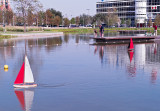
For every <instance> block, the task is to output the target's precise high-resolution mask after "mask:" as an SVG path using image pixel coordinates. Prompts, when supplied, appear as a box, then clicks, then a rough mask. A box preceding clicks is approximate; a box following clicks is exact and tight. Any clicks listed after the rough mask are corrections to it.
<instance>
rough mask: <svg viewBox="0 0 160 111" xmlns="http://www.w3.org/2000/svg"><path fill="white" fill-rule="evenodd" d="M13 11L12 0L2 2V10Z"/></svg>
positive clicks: (0, 7)
mask: <svg viewBox="0 0 160 111" xmlns="http://www.w3.org/2000/svg"><path fill="white" fill-rule="evenodd" d="M4 9H6V10H11V6H10V0H1V6H0V10H4Z"/></svg>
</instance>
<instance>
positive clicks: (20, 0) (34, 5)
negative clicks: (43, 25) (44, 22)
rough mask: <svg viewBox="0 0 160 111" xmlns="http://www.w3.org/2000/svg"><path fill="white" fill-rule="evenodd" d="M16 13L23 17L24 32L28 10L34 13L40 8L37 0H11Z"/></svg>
mask: <svg viewBox="0 0 160 111" xmlns="http://www.w3.org/2000/svg"><path fill="white" fill-rule="evenodd" d="M13 2H14V4H15V5H14V6H15V8H16V10H17V12H18V13H20V15H21V16H22V17H23V24H24V32H26V22H27V16H28V12H32V13H35V12H37V10H40V9H41V8H42V5H41V4H40V2H39V1H38V0H13Z"/></svg>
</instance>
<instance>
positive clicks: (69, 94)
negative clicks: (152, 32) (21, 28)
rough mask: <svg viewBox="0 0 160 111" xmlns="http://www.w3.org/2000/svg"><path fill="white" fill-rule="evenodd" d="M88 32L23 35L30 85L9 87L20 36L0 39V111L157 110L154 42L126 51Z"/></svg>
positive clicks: (20, 52) (158, 53)
mask: <svg viewBox="0 0 160 111" xmlns="http://www.w3.org/2000/svg"><path fill="white" fill-rule="evenodd" d="M90 36H91V35H88V34H83V35H76V34H75V35H72V34H68V35H64V36H61V37H54V38H41V39H26V43H27V56H28V59H29V62H30V65H31V69H32V71H33V75H34V78H35V82H36V83H37V84H38V87H36V88H31V89H15V88H14V87H13V83H14V81H15V79H16V76H17V74H18V72H19V70H20V67H21V65H22V63H23V60H24V54H25V45H24V44H25V40H21V39H8V40H2V41H0V57H1V61H0V89H1V91H0V111H21V110H27V111H159V109H160V106H159V104H160V99H159V97H160V73H159V69H160V44H159V43H147V44H135V45H134V47H135V50H134V52H128V50H127V44H117V45H115V44H114V45H112V44H110V45H103V46H102V45H92V44H93V43H94V41H93V40H92V39H90V38H89V37H90ZM5 64H7V65H8V66H9V69H8V70H4V69H3V66H4V65H5Z"/></svg>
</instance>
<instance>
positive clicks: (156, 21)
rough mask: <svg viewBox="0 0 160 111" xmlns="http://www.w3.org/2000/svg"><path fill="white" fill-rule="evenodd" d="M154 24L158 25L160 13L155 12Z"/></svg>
mask: <svg viewBox="0 0 160 111" xmlns="http://www.w3.org/2000/svg"><path fill="white" fill-rule="evenodd" d="M154 24H155V25H157V26H158V25H160V15H159V14H157V16H156V18H155V21H154Z"/></svg>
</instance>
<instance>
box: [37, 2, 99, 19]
mask: <svg viewBox="0 0 160 111" xmlns="http://www.w3.org/2000/svg"><path fill="white" fill-rule="evenodd" d="M39 1H40V2H41V3H42V4H43V7H44V9H48V8H53V9H55V10H57V11H60V12H62V15H63V16H64V17H68V18H72V17H76V16H79V15H82V14H83V13H85V14H89V15H94V14H96V2H99V1H101V0H39Z"/></svg>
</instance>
